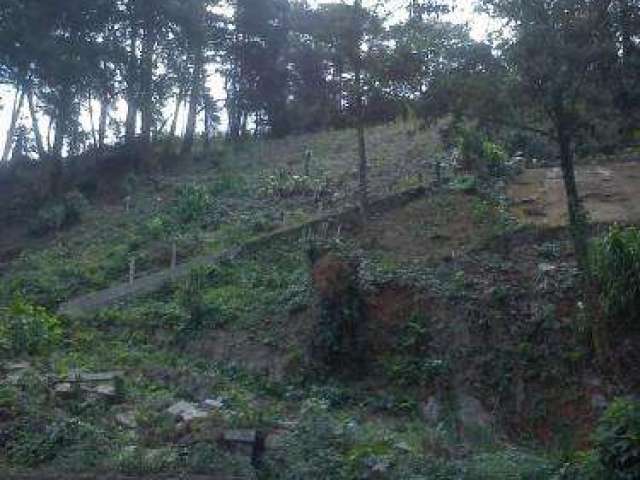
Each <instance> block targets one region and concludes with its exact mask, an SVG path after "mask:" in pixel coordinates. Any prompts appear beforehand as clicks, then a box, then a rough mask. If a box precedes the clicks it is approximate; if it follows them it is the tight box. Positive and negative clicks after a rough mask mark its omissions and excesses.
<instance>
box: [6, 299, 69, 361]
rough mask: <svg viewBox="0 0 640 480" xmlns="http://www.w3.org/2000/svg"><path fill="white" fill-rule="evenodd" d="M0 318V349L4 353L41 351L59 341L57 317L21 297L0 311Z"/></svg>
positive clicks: (40, 352)
mask: <svg viewBox="0 0 640 480" xmlns="http://www.w3.org/2000/svg"><path fill="white" fill-rule="evenodd" d="M0 320H1V322H0V351H1V352H3V353H5V354H9V355H20V354H23V353H27V354H30V355H38V354H44V353H46V352H48V351H49V350H50V349H51V348H52V347H54V346H56V345H58V344H59V343H60V341H61V340H62V334H63V329H62V324H61V323H60V320H59V319H58V318H56V317H55V316H53V315H51V314H49V313H48V312H47V311H46V309H44V308H42V307H37V306H34V305H31V304H28V303H25V302H24V301H22V300H16V301H15V302H14V303H13V304H12V305H11V306H10V307H8V308H5V309H2V310H0Z"/></svg>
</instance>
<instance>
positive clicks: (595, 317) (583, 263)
mask: <svg viewBox="0 0 640 480" xmlns="http://www.w3.org/2000/svg"><path fill="white" fill-rule="evenodd" d="M558 143H559V147H560V164H561V168H562V176H563V180H564V187H565V193H566V194H567V208H568V211H569V229H570V232H571V239H572V241H573V248H574V250H575V255H576V260H577V263H578V269H579V273H580V288H581V290H582V295H583V298H584V301H585V306H586V311H587V314H588V317H589V318H590V321H591V341H592V343H593V348H594V351H595V353H596V356H597V357H598V360H599V361H600V362H601V363H602V364H603V365H604V364H605V363H606V362H607V358H608V356H609V352H610V344H609V335H608V331H607V326H606V323H605V322H604V319H603V315H602V311H601V310H602V309H601V306H600V303H599V301H598V292H597V288H596V286H595V284H594V282H593V278H592V275H591V267H590V263H589V240H588V231H587V227H588V225H587V216H586V212H585V210H584V207H583V205H582V201H581V199H580V196H579V194H578V186H577V183H576V176H575V168H574V154H573V148H572V139H571V136H570V135H569V134H568V133H566V131H564V130H563V129H562V128H559V129H558Z"/></svg>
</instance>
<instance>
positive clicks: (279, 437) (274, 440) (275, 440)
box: [264, 431, 287, 451]
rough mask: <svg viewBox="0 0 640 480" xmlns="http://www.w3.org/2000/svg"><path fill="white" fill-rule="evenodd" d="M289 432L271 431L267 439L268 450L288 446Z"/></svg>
mask: <svg viewBox="0 0 640 480" xmlns="http://www.w3.org/2000/svg"><path fill="white" fill-rule="evenodd" d="M286 438H287V434H286V433H284V432H277V431H276V432H271V433H270V434H269V435H267V438H266V439H265V442H264V446H265V449H266V450H267V451H271V450H282V449H283V448H285V446H286Z"/></svg>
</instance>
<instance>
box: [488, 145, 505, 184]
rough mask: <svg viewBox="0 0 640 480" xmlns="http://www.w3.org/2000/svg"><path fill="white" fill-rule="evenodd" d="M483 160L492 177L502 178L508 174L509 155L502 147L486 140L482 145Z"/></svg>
mask: <svg viewBox="0 0 640 480" xmlns="http://www.w3.org/2000/svg"><path fill="white" fill-rule="evenodd" d="M482 158H483V159H484V160H485V162H486V164H487V169H488V170H489V174H490V175H493V176H501V175H504V174H505V173H506V166H507V154H506V153H505V151H504V150H503V148H502V147H501V146H500V145H498V144H496V143H493V142H490V141H489V140H485V141H484V142H483V144H482Z"/></svg>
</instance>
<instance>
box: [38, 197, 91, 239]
mask: <svg viewBox="0 0 640 480" xmlns="http://www.w3.org/2000/svg"><path fill="white" fill-rule="evenodd" d="M88 206H89V202H88V201H87V199H86V198H85V197H84V196H83V195H82V194H81V193H80V192H77V191H73V192H69V193H67V194H66V195H65V196H64V197H63V198H62V199H60V200H57V201H53V202H50V203H48V204H46V205H44V206H43V207H42V208H41V209H40V210H39V211H38V212H37V213H36V217H35V219H34V220H33V221H32V223H31V233H32V234H34V235H45V234H47V233H49V232H58V231H60V230H62V229H64V228H68V227H71V226H73V225H75V224H77V223H79V222H80V220H81V219H82V215H83V214H84V213H85V211H86V210H87V208H88Z"/></svg>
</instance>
